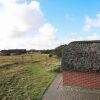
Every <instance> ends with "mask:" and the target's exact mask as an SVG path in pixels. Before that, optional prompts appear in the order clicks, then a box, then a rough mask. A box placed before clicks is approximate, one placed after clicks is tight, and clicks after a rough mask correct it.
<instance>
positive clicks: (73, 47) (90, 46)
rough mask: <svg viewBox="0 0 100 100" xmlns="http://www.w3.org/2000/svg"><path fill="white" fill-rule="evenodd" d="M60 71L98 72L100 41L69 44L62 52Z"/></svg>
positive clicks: (99, 65) (99, 70) (99, 66)
mask: <svg viewBox="0 0 100 100" xmlns="http://www.w3.org/2000/svg"><path fill="white" fill-rule="evenodd" d="M62 69H63V70H67V71H82V72H100V40H94V41H73V42H71V43H69V45H67V46H66V47H65V49H64V50H63V56H62Z"/></svg>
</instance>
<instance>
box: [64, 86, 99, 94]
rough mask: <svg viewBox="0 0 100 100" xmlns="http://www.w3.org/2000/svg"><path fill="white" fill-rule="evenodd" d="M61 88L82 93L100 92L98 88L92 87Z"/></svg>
mask: <svg viewBox="0 0 100 100" xmlns="http://www.w3.org/2000/svg"><path fill="white" fill-rule="evenodd" d="M63 89H64V90H66V91H79V92H83V93H98V94H100V89H93V88H84V87H76V86H73V87H72V86H65V87H63Z"/></svg>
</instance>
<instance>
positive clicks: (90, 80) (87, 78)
mask: <svg viewBox="0 0 100 100" xmlns="http://www.w3.org/2000/svg"><path fill="white" fill-rule="evenodd" d="M63 85H64V86H77V87H88V88H96V89H100V73H89V72H68V71H64V72H63Z"/></svg>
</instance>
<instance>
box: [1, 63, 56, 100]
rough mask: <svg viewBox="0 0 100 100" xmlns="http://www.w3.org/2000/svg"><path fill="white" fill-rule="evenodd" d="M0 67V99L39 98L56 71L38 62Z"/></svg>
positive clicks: (38, 99)
mask: <svg viewBox="0 0 100 100" xmlns="http://www.w3.org/2000/svg"><path fill="white" fill-rule="evenodd" d="M11 66H12V67H8V68H7V69H5V68H2V69H0V100H40V98H41V96H42V95H43V93H44V91H45V89H46V88H47V87H48V85H49V84H50V83H51V82H52V80H53V79H54V78H55V76H56V73H55V72H51V71H50V70H47V68H46V67H45V66H43V65H42V64H40V63H30V64H14V65H11Z"/></svg>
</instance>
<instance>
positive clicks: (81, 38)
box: [64, 32, 100, 44]
mask: <svg viewBox="0 0 100 100" xmlns="http://www.w3.org/2000/svg"><path fill="white" fill-rule="evenodd" d="M99 39H100V36H99V34H98V33H91V34H87V35H86V36H81V35H79V34H78V33H76V32H72V33H70V36H69V37H67V38H66V39H65V40H64V43H66V44H68V43H70V42H72V41H88V40H99Z"/></svg>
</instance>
